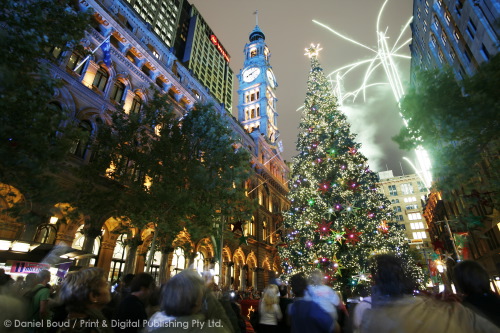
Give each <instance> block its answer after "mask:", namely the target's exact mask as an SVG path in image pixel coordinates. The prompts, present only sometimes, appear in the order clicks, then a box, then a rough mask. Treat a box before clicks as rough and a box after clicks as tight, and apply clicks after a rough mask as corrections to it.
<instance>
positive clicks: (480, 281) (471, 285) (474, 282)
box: [453, 260, 490, 295]
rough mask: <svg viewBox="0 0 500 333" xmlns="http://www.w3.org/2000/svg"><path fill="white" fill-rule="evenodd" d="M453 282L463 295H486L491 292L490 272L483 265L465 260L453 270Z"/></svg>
mask: <svg viewBox="0 0 500 333" xmlns="http://www.w3.org/2000/svg"><path fill="white" fill-rule="evenodd" d="M453 280H454V282H455V285H456V287H457V289H458V291H460V292H461V293H463V294H466V295H473V294H484V293H487V292H489V291H490V281H489V277H488V272H487V271H486V270H485V269H484V267H483V266H481V264H479V263H478V262H476V261H472V260H465V261H462V262H460V263H458V264H457V265H456V266H455V267H454V268H453Z"/></svg>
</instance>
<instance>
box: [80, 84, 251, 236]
mask: <svg viewBox="0 0 500 333" xmlns="http://www.w3.org/2000/svg"><path fill="white" fill-rule="evenodd" d="M233 133H234V132H232V130H231V129H230V127H229V124H228V123H227V122H226V121H225V120H224V117H223V115H221V114H219V113H218V112H217V111H216V110H214V109H213V108H212V107H210V106H207V105H196V106H195V107H194V109H193V110H191V111H190V112H189V113H187V114H186V115H184V116H183V117H181V118H179V117H176V115H175V114H174V113H173V111H172V108H171V102H170V101H169V98H168V96H167V95H159V94H158V93H155V96H154V97H153V98H151V99H150V101H149V102H148V104H147V105H145V106H144V107H143V110H141V112H140V113H139V114H126V113H125V112H123V111H121V110H120V111H117V112H114V113H113V114H112V121H111V123H110V124H103V125H102V126H101V128H100V129H99V131H98V135H97V138H96V140H95V142H94V143H93V145H92V149H93V151H94V156H93V158H92V162H91V163H90V164H89V165H88V166H86V167H85V168H83V169H82V170H81V175H80V179H81V185H80V186H78V188H79V189H81V191H80V192H78V193H77V197H76V198H75V201H74V204H75V205H76V206H77V207H78V208H79V209H80V210H81V211H82V212H84V213H85V214H90V215H92V216H95V217H99V216H105V215H106V214H112V215H114V216H116V217H120V218H123V217H126V218H127V219H129V220H130V221H131V222H132V224H133V225H134V226H136V227H139V228H143V227H145V226H147V225H148V224H150V223H153V224H154V226H155V229H156V231H157V236H161V237H164V238H167V239H170V240H172V239H173V238H174V237H175V236H176V235H177V234H178V233H179V232H180V231H181V230H183V229H184V228H185V229H186V230H187V231H188V232H189V233H190V234H191V236H192V238H195V239H201V238H204V237H207V236H209V235H210V234H211V232H212V228H213V222H214V220H215V219H217V218H218V217H220V216H227V215H231V216H238V215H240V216H248V215H249V214H250V212H251V210H252V208H253V205H252V203H251V202H250V201H249V200H248V199H247V198H246V196H245V192H244V188H243V187H242V186H241V184H242V183H243V181H244V180H245V179H247V178H248V177H249V176H250V164H249V160H250V155H249V153H248V152H247V151H246V150H244V149H235V148H234V145H235V144H236V143H237V141H238V139H237V138H235V137H234V134H233ZM107 183H112V186H106V184H107Z"/></svg>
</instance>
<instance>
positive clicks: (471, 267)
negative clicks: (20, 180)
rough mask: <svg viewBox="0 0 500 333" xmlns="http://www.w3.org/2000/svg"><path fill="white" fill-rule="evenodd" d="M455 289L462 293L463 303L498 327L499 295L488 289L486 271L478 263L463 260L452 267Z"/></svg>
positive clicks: (499, 313)
mask: <svg viewBox="0 0 500 333" xmlns="http://www.w3.org/2000/svg"><path fill="white" fill-rule="evenodd" d="M453 281H454V283H455V286H456V288H457V291H458V292H460V293H462V294H463V295H464V297H463V305H465V306H466V307H468V308H470V309H472V310H474V311H475V312H477V313H479V314H480V315H482V316H483V317H486V318H487V319H489V320H490V321H491V322H493V323H494V324H495V325H497V326H498V327H500V297H499V296H498V295H497V294H495V293H493V292H492V291H491V289H490V281H489V277H488V272H487V271H486V270H485V269H484V267H483V266H481V264H480V263H478V262H476V261H471V260H464V261H462V262H460V263H458V264H457V265H456V266H455V267H454V268H453Z"/></svg>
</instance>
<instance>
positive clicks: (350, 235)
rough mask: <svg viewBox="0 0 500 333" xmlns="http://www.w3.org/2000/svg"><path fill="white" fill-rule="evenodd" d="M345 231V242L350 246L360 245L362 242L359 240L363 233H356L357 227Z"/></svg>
mask: <svg viewBox="0 0 500 333" xmlns="http://www.w3.org/2000/svg"><path fill="white" fill-rule="evenodd" d="M344 229H345V235H344V238H345V242H346V243H349V244H352V245H356V243H358V242H359V241H361V239H359V235H361V234H362V232H361V231H360V232H357V231H356V227H353V228H344Z"/></svg>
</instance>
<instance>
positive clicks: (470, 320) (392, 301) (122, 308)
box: [0, 254, 500, 333]
mask: <svg viewBox="0 0 500 333" xmlns="http://www.w3.org/2000/svg"><path fill="white" fill-rule="evenodd" d="M50 277H51V276H50V272H49V271H47V270H41V271H40V272H39V273H37V274H29V275H27V276H26V279H18V280H16V281H14V280H13V279H11V278H10V276H9V275H8V274H6V273H5V272H4V271H3V270H2V269H0V332H6V333H7V332H29V333H32V332H33V333H35V332H42V333H45V332H47V333H114V332H116V333H117V332H126V333H152V332H155V333H168V332H198V331H203V332H221V333H226V332H227V333H232V332H235V333H247V332H248V333H250V332H251V331H254V332H258V333H266V332H279V333H303V332H308V333H316V332H317V333H323V332H324V333H332V332H333V333H342V332H346V333H350V332H352V333H359V332H404V333H412V332H453V333H457V332H458V333H460V332H500V297H499V295H497V294H495V293H494V292H493V291H491V289H490V284H489V278H488V274H487V273H486V271H485V270H484V268H483V267H482V266H481V265H480V264H478V263H477V262H474V261H462V262H460V263H458V264H457V265H456V266H455V268H454V270H453V281H454V284H455V287H456V288H457V291H458V293H459V294H458V295H453V297H447V298H446V299H442V297H441V298H437V297H435V296H434V295H431V294H427V293H424V292H416V289H415V286H416V285H415V284H414V283H413V281H412V280H411V279H410V277H409V276H408V275H407V274H406V273H405V271H404V268H403V265H402V263H401V262H400V260H399V259H398V258H397V257H395V256H392V255H389V254H384V255H378V256H375V257H374V258H373V264H372V270H371V285H370V286H368V285H361V284H360V285H359V286H358V292H359V295H360V296H362V297H361V298H360V302H359V303H357V304H356V305H355V306H352V307H349V309H348V308H346V306H345V304H344V301H343V300H342V297H341V295H340V294H339V293H338V292H336V291H334V290H333V289H332V288H331V287H329V286H326V285H324V283H323V281H324V279H323V273H322V272H321V271H319V270H316V271H313V272H312V273H311V274H310V275H308V276H306V275H305V274H304V273H299V274H296V275H293V276H292V277H291V278H290V281H289V283H288V284H287V283H282V282H281V281H280V280H276V279H275V280H273V281H271V283H270V284H269V285H268V286H266V287H265V289H264V291H263V292H262V294H259V293H257V292H256V291H251V292H250V293H241V294H240V296H243V297H248V298H251V299H252V300H253V302H258V307H257V308H256V309H255V310H256V311H255V315H254V316H253V317H252V318H251V319H252V320H251V321H249V318H247V317H246V316H245V315H243V314H242V311H241V307H240V304H239V303H240V302H241V299H239V297H238V294H235V293H230V292H226V293H221V292H214V291H215V290H216V288H214V283H213V280H212V279H210V278H206V277H203V276H200V274H198V273H197V272H196V271H195V270H192V269H186V270H184V271H182V272H180V273H179V274H177V275H175V276H173V277H171V278H170V279H169V280H168V282H166V283H165V284H164V285H162V286H157V285H156V284H155V280H154V278H153V276H151V275H150V274H147V273H138V274H135V275H133V274H127V275H125V276H123V277H122V278H121V279H120V281H119V283H118V284H116V285H113V286H111V285H110V284H109V283H108V281H107V277H106V274H105V272H104V271H103V270H102V269H100V268H95V267H94V268H84V269H80V270H78V271H74V272H70V273H68V274H67V275H66V277H65V278H64V279H62V281H61V283H60V285H58V286H57V288H54V287H51V286H50V285H48V283H49V281H50ZM112 287H113V288H112ZM235 295H236V296H235ZM256 299H258V300H256ZM250 323H251V324H252V325H250Z"/></svg>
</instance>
